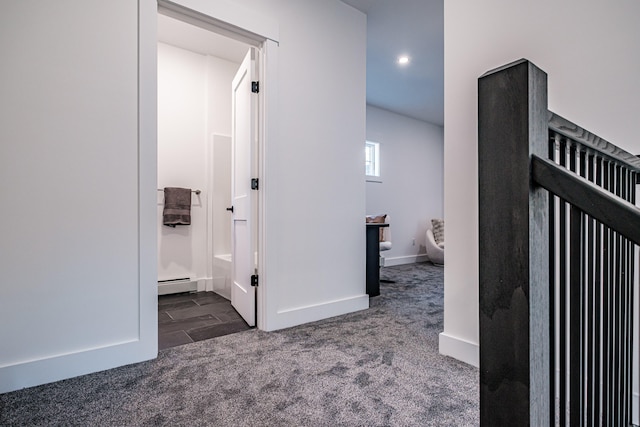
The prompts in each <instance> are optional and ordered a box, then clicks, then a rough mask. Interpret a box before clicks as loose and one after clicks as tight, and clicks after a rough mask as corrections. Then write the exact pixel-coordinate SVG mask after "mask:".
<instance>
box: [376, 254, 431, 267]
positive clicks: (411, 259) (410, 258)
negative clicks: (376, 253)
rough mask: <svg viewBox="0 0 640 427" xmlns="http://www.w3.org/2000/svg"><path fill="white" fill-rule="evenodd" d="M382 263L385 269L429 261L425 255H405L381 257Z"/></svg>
mask: <svg viewBox="0 0 640 427" xmlns="http://www.w3.org/2000/svg"><path fill="white" fill-rule="evenodd" d="M383 258H384V261H383V263H381V264H382V265H383V266H385V267H391V266H393V265H404V264H415V263H416V262H426V261H429V257H428V256H427V254H420V255H406V256H398V257H386V256H383Z"/></svg>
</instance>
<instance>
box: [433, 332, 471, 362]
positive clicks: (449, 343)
mask: <svg viewBox="0 0 640 427" xmlns="http://www.w3.org/2000/svg"><path fill="white" fill-rule="evenodd" d="M438 337H439V346H438V348H439V350H440V354H443V355H445V356H451V357H453V358H454V359H458V360H460V361H461V362H464V363H468V364H469V365H472V366H475V367H476V368H477V367H479V366H480V346H479V345H478V344H475V343H472V342H470V341H466V340H463V339H461V338H458V337H454V336H451V335H447V334H445V333H444V332H441V333H440V335H439V336H438Z"/></svg>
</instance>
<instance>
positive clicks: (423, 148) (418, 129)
mask: <svg viewBox="0 0 640 427" xmlns="http://www.w3.org/2000/svg"><path fill="white" fill-rule="evenodd" d="M367 140H369V141H374V142H379V143H380V157H381V177H382V182H367V184H366V188H367V193H366V198H367V214H378V213H387V214H389V215H390V218H391V226H390V230H391V238H392V244H393V247H392V248H391V249H390V250H388V251H385V252H383V256H384V257H385V265H397V264H406V263H411V262H416V260H417V261H426V260H428V258H427V256H426V253H425V232H426V231H427V228H430V227H431V219H432V218H442V215H443V208H444V200H443V191H444V185H443V169H444V154H443V152H444V146H443V145H444V135H443V128H442V127H441V126H437V125H434V124H431V123H427V122H423V121H420V120H416V119H412V118H409V117H405V116H402V115H399V114H396V113H392V112H389V111H386V110H383V109H380V108H377V107H374V106H371V105H367ZM413 239H415V245H413Z"/></svg>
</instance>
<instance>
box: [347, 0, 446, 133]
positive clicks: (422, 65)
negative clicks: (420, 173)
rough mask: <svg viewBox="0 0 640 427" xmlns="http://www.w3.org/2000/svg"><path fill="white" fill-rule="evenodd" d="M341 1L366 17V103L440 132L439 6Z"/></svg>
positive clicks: (417, 0)
mask: <svg viewBox="0 0 640 427" xmlns="http://www.w3.org/2000/svg"><path fill="white" fill-rule="evenodd" d="M342 1H343V2H344V3H346V4H348V5H350V6H352V7H354V8H356V9H358V10H360V11H362V12H364V13H365V14H366V15H367V103H368V104H371V105H374V106H377V107H380V108H383V109H386V110H390V111H393V112H396V113H399V114H403V115H405V116H409V117H413V118H416V119H419V120H423V121H426V122H430V123H434V124H437V125H441V126H442V125H443V124H444V0H342ZM400 55H408V56H409V57H410V62H409V64H408V65H405V66H399V65H398V64H397V62H396V61H397V58H398V56H400Z"/></svg>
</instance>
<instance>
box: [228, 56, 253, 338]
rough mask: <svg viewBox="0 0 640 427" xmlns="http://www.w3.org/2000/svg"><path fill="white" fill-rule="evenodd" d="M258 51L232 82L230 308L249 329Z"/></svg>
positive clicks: (245, 62)
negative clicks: (254, 88) (235, 311)
mask: <svg viewBox="0 0 640 427" xmlns="http://www.w3.org/2000/svg"><path fill="white" fill-rule="evenodd" d="M255 58H256V50H255V49H254V48H250V49H249V51H248V52H247V55H246V56H245V58H244V60H243V61H242V64H241V65H240V68H239V69H238V71H237V73H236V76H235V77H234V79H233V83H232V103H233V104H232V105H233V110H232V128H231V136H232V165H233V166H232V167H233V171H232V178H231V201H232V204H233V213H232V218H233V219H232V225H231V227H232V228H231V233H232V234H231V254H232V268H231V305H233V307H234V308H235V309H236V310H237V311H238V313H239V314H240V315H241V316H242V318H243V319H244V320H245V321H246V322H247V324H248V325H249V326H255V324H256V292H255V287H253V286H252V285H251V276H252V275H253V274H257V273H256V271H257V270H256V268H257V266H256V260H255V256H254V254H255V251H256V247H255V235H256V232H255V231H256V230H255V224H256V218H255V217H254V212H255V205H256V203H255V191H254V190H252V189H251V178H252V177H255V176H257V175H256V172H257V171H256V170H255V169H256V166H255V165H256V161H255V156H256V152H257V149H256V147H257V129H256V118H257V105H258V103H257V96H258V95H257V94H256V93H253V92H252V82H253V81H256V80H257V79H256V78H255V76H256V70H255V62H256V61H255Z"/></svg>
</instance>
